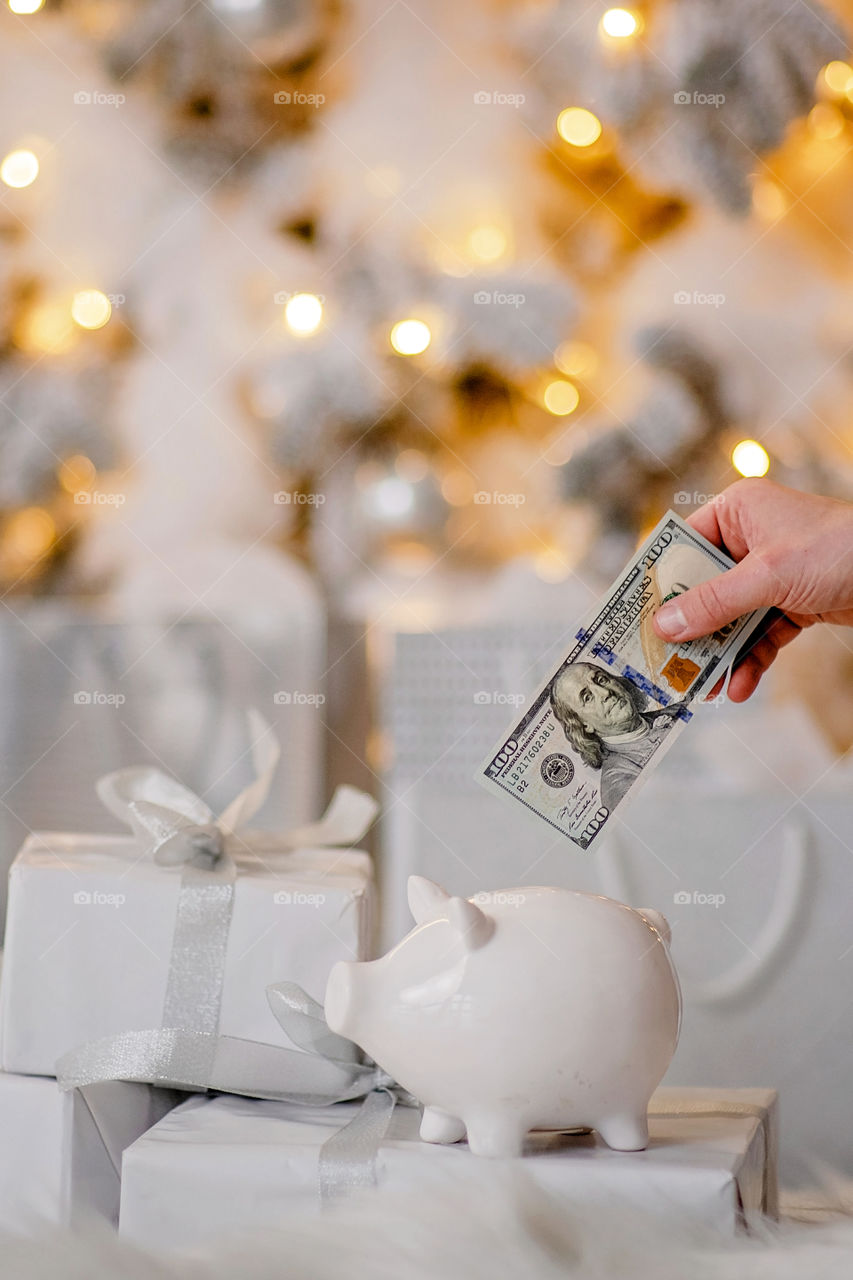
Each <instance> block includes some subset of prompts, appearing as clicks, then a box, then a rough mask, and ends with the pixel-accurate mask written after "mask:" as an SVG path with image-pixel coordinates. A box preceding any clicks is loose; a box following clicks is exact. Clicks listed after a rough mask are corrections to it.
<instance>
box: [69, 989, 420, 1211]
mask: <svg viewBox="0 0 853 1280" xmlns="http://www.w3.org/2000/svg"><path fill="white" fill-rule="evenodd" d="M267 999H268V1000H269V1003H270V1008H271V1009H272V1011H273V1013H274V1014H275V1017H276V1019H277V1020H278V1022H279V1024H280V1026H281V1027H282V1029H283V1030H284V1031H285V1033H286V1035H287V1036H288V1037H289V1039H290V1040H291V1042H292V1043H293V1044H295V1045H297V1046H298V1048H296V1049H285V1048H282V1047H281V1046H280V1045H274V1044H263V1043H261V1042H259V1041H254V1040H242V1039H240V1038H239V1037H237V1036H211V1035H206V1034H205V1033H203V1032H194V1031H178V1030H163V1031H156V1032H155V1031H128V1032H126V1033H125V1034H124V1035H122V1036H110V1037H107V1038H106V1039H104V1040H96V1041H94V1042H92V1043H90V1044H88V1045H84V1046H83V1047H82V1048H81V1049H75V1050H73V1051H72V1052H71V1053H68V1054H66V1055H65V1056H64V1057H63V1058H60V1060H59V1062H58V1063H57V1066H56V1075H57V1080H58V1082H59V1086H60V1088H61V1089H74V1088H83V1087H84V1086H86V1085H90V1084H95V1083H97V1082H98V1081H101V1080H135V1081H142V1082H145V1083H147V1084H158V1085H164V1086H168V1087H172V1088H179V1089H201V1090H204V1089H212V1090H214V1091H216V1092H217V1093H235V1094H239V1095H241V1096H243V1097H247V1098H266V1099H268V1100H271V1101H273V1102H291V1103H296V1104H298V1105H302V1106H306V1105H307V1106H330V1105H332V1104H333V1103H336V1102H354V1101H357V1100H358V1099H359V1098H360V1099H362V1100H363V1101H362V1105H361V1107H360V1108H359V1110H358V1112H357V1113H356V1114H355V1116H353V1118H352V1119H351V1120H350V1121H349V1123H348V1124H346V1125H344V1126H343V1127H342V1128H341V1129H339V1130H337V1132H335V1133H333V1134H332V1136H331V1137H330V1138H328V1139H327V1140H326V1142H324V1143H323V1146H322V1147H321V1149H320V1160H319V1166H318V1179H319V1192H320V1199H321V1200H322V1201H323V1202H328V1201H330V1200H332V1199H335V1198H337V1197H340V1196H343V1195H346V1194H348V1193H349V1192H350V1191H352V1190H354V1189H356V1188H358V1187H365V1186H373V1185H375V1183H376V1156H377V1154H378V1151H379V1147H380V1145H381V1143H382V1140H383V1138H384V1137H385V1134H386V1133H387V1132H388V1126H389V1124H390V1123H391V1116H392V1115H393V1112H394V1107H395V1106H396V1104H397V1103H398V1102H399V1103H401V1104H402V1105H403V1106H412V1107H416V1106H418V1105H419V1103H418V1101H417V1099H416V1098H414V1097H413V1096H412V1094H410V1093H408V1092H407V1091H406V1090H405V1089H403V1088H402V1086H400V1085H399V1084H397V1082H396V1081H395V1080H394V1079H393V1078H392V1077H391V1076H389V1075H388V1073H387V1072H386V1071H383V1070H382V1068H381V1067H378V1066H377V1065H376V1063H374V1062H370V1061H360V1060H359V1058H358V1052H359V1051H358V1047H357V1045H355V1044H353V1042H352V1041H351V1040H347V1039H346V1038H345V1037H344V1036H339V1035H337V1034H336V1033H335V1032H334V1031H330V1030H329V1027H328V1024H327V1023H326V1019H325V1016H324V1014H323V1007H322V1005H320V1004H318V1003H317V1001H316V1000H313V999H312V998H311V996H309V995H308V993H307V992H306V991H303V989H302V988H301V987H300V986H298V985H297V984H296V983H295V982H279V983H276V984H275V985H273V986H270V987H267Z"/></svg>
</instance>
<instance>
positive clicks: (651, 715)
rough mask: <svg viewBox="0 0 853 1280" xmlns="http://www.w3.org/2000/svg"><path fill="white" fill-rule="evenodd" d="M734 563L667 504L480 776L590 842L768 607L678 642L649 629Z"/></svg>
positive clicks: (580, 841) (667, 744)
mask: <svg viewBox="0 0 853 1280" xmlns="http://www.w3.org/2000/svg"><path fill="white" fill-rule="evenodd" d="M733 563H734V562H733V561H732V560H731V559H730V558H729V557H728V556H727V555H726V554H725V553H724V552H723V551H720V550H719V549H718V548H717V547H715V546H713V545H712V544H711V543H710V542H708V541H707V540H706V539H705V538H703V537H702V536H701V535H700V534H698V533H696V531H695V530H694V529H691V528H690V526H689V525H687V524H685V523H684V521H683V520H681V519H680V518H679V517H678V516H677V515H675V514H674V513H673V512H671V511H670V512H668V513H667V515H665V516H664V518H663V520H661V522H660V524H659V525H658V526H657V528H656V529H655V530H654V531H653V533H652V534H651V535H650V536H649V538H648V539H647V540H646V542H645V543H644V544H643V546H642V547H640V549H639V550H638V551H637V553H636V555H635V556H634V558H633V560H631V562H630V564H628V565H627V567H626V568H625V570H624V571H623V572H622V573H621V574H620V576H619V577H618V578H617V580H616V582H614V583H613V586H612V587H611V588H610V590H609V591H608V592H607V594H606V595H605V597H604V599H603V600H602V601H601V602H600V604H598V605H597V606H596V607H595V608H594V609H593V610H591V612H590V613H589V614H588V616H587V617H586V618H585V619H584V620H583V622H582V623H581V624H580V625H579V627H578V629H577V631H576V633H575V636H574V643H573V645H572V647H571V650H570V651H569V653H568V654H567V655H566V658H565V660H564V661H563V662H562V663H561V664H560V666H559V667H558V668H557V670H556V671H555V672H554V674H553V675H552V676H551V677H550V679H549V680H547V681H546V682H545V684H544V685H543V686H542V687H541V688H540V689H539V690H538V691H537V692H536V693H535V694H534V695H533V697H532V699H531V700H530V701H529V703H528V710H527V711H526V712H525V714H524V716H523V717H522V718H521V719H520V720H518V721H517V723H515V724H513V725H512V727H511V728H510V729H509V731H508V732H507V734H506V735H505V737H504V738H502V739H501V741H500V742H499V743H498V745H497V746H496V748H495V749H494V751H492V752H491V754H490V755H489V756H487V758H486V759H485V760H484V761H483V763H482V765H481V766H480V767H479V769H478V771H477V775H476V776H477V779H478V781H479V782H481V783H482V784H483V785H484V786H485V787H486V788H487V789H489V790H490V791H496V792H498V794H500V795H505V796H511V797H512V798H514V799H515V800H518V801H520V803H521V804H523V805H525V806H526V807H527V808H528V809H529V810H532V812H533V813H536V814H538V815H539V816H540V817H541V818H544V819H545V821H546V822H549V823H550V824H551V826H552V827H556V829H557V830H558V831H561V832H562V833H563V834H564V835H566V836H568V837H569V838H570V839H571V840H573V841H574V842H575V844H576V845H579V846H580V848H581V849H588V848H590V846H591V845H594V843H595V841H596V840H597V839H598V838H599V837H600V836H601V834H602V832H603V831H604V829H605V827H606V826H607V821H608V819H609V818H610V817H611V816H612V814H613V812H614V810H615V809H616V808H617V807H618V806H619V805H620V804H622V802H623V801H624V800H625V798H626V796H628V795H629V794H630V792H631V791H632V790H634V788H636V787H637V786H638V784H639V783H640V782H641V781H642V780H643V779H644V778H645V777H646V776H647V775H648V774H649V772H650V771H651V770H653V769H654V768H655V767H656V765H657V764H658V762H659V761H660V759H661V758H662V756H663V755H664V753H665V752H666V751H667V750H669V748H670V747H671V746H672V745H673V743H674V741H675V740H676V738H677V737H678V736H679V734H680V733H681V732H682V730H683V729H684V727H685V726H686V725H687V724H688V722H689V721H690V719H691V716H692V714H693V712H692V710H691V706H692V704H693V703H694V702H695V700H696V699H697V698H699V697H700V696H701V695H702V694H703V693H707V692H708V691H709V690H710V689H711V688H712V687H713V685H714V683H715V682H716V681H717V680H718V679H719V678H720V676H721V675H722V674H723V673H724V671H725V669H726V668H727V667H728V666H729V665H730V664H731V662H732V660H733V659H734V658H735V657H736V655H737V654H738V653H739V652H740V650H741V649H742V648H743V647H744V646H745V645H746V644H747V642H748V640H749V637H750V635H752V633H753V632H754V631H755V629H756V628H757V627H758V626H760V624H761V621H762V618H763V617H764V615H765V613H766V610H758V611H757V612H755V613H750V614H747V615H745V616H744V617H742V618H738V619H737V621H735V622H732V623H730V624H729V625H728V626H726V627H724V628H723V629H722V630H720V631H716V632H714V634H713V635H710V636H705V637H702V638H700V639H698V640H687V641H683V642H681V643H680V644H669V643H667V642H666V641H664V640H661V639H660V637H659V636H658V635H657V634H656V632H655V631H654V630H653V629H652V618H653V617H654V614H655V612H656V610H657V609H658V608H659V606H660V605H662V604H663V603H664V602H665V601H667V600H670V599H672V598H673V597H674V596H677V595H680V594H681V593H682V592H683V591H687V590H688V589H689V588H690V587H694V586H697V585H698V584H699V583H700V582H705V581H707V580H708V579H709V578H713V577H715V576H716V575H717V574H718V573H719V572H721V571H722V570H725V569H730V568H731V567H732V565H733Z"/></svg>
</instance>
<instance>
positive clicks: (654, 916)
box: [637, 907, 672, 946]
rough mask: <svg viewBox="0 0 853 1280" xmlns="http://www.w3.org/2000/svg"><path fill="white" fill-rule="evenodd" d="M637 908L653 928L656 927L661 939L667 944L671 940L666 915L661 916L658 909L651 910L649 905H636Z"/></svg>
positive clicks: (670, 931)
mask: <svg viewBox="0 0 853 1280" xmlns="http://www.w3.org/2000/svg"><path fill="white" fill-rule="evenodd" d="M637 910H638V911H639V913H640V915H641V916H642V917H643V919H644V920H647V921H648V922H649V924H650V925H651V926H652V928H653V929H657V931H658V933H659V934H660V936H661V938H662V939H663V941H664V942H665V943H666V945H667V946H669V944H670V943H671V942H672V930H671V929H670V927H669V921H668V920H667V918H666V916H662V915H661V913H660V912H659V911H653V910H652V908H651V907H638V908H637Z"/></svg>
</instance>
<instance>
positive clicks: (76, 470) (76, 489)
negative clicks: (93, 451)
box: [58, 453, 97, 493]
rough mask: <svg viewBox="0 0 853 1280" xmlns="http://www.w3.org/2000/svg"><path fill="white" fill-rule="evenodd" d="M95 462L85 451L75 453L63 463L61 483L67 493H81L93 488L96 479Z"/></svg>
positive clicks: (59, 474)
mask: <svg viewBox="0 0 853 1280" xmlns="http://www.w3.org/2000/svg"><path fill="white" fill-rule="evenodd" d="M96 474H97V473H96V471H95V464H94V462H93V461H92V459H91V458H87V457H86V455H85V454H84V453H75V454H74V455H73V456H72V457H70V458H66V459H65V461H64V462H63V463H62V464H61V466H60V468H59V471H58V476H59V483H60V484H61V485H62V487H63V489H64V490H65V492H66V493H81V492H82V491H83V490H84V489H91V487H92V484H93V483H94V480H95V475H96Z"/></svg>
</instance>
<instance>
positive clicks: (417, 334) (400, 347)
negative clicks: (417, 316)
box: [390, 320, 432, 356]
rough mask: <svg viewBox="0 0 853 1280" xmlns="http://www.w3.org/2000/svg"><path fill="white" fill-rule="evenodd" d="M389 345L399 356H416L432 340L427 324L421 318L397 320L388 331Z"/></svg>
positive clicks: (424, 349)
mask: <svg viewBox="0 0 853 1280" xmlns="http://www.w3.org/2000/svg"><path fill="white" fill-rule="evenodd" d="M390 341H391V346H392V347H393V348H394V350H395V351H396V352H397V354H398V355H401V356H417V355H420V353H421V352H422V351H426V349H427V347H428V346H429V344H430V342H431V341H432V334H431V333H430V330H429V325H427V324H424V322H423V320H398V321H397V323H396V324H395V325H394V327H393V328H392V330H391V333H390Z"/></svg>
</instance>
